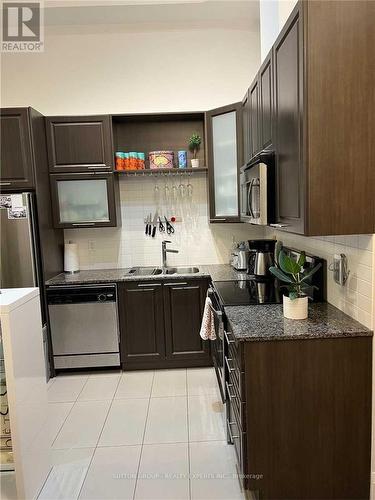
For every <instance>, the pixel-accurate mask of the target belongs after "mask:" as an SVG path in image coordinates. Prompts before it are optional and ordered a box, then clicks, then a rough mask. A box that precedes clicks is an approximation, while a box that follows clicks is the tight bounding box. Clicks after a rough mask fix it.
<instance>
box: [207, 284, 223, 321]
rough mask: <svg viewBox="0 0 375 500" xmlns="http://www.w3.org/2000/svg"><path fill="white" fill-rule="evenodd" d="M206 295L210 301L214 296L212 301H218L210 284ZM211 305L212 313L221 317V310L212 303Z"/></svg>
mask: <svg viewBox="0 0 375 500" xmlns="http://www.w3.org/2000/svg"><path fill="white" fill-rule="evenodd" d="M207 297H209V298H210V299H211V302H213V301H212V297H213V298H214V302H216V303H218V302H219V301H218V299H217V297H216V293H215V290H214V289H213V288H212V287H211V286H210V287H209V288H208V290H207ZM212 306H213V307H212V309H213V311H214V313H215V314H216V315H217V317H218V318H219V319H222V317H223V312H222V311H220V309H216V307H214V304H212Z"/></svg>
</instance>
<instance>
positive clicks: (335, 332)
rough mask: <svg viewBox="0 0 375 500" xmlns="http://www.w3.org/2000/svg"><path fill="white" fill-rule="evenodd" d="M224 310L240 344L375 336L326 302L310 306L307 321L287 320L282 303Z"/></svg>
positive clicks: (232, 307)
mask: <svg viewBox="0 0 375 500" xmlns="http://www.w3.org/2000/svg"><path fill="white" fill-rule="evenodd" d="M224 310H225V314H226V316H227V319H228V321H229V324H230V327H231V330H232V333H233V335H234V337H235V338H236V340H238V341H265V340H299V339H315V338H331V337H332V338H334V337H371V336H372V332H371V331H370V330H369V329H368V328H366V327H365V326H363V325H361V324H360V323H358V321H355V320H354V319H353V318H351V317H350V316H348V315H347V314H345V313H343V312H342V311H340V310H339V309H337V308H336V307H334V306H332V305H331V304H328V303H326V302H324V303H315V304H310V305H309V317H308V319H305V320H291V319H286V318H284V316H283V306H282V305H281V304H269V305H257V306H251V305H250V306H228V307H225V308H224Z"/></svg>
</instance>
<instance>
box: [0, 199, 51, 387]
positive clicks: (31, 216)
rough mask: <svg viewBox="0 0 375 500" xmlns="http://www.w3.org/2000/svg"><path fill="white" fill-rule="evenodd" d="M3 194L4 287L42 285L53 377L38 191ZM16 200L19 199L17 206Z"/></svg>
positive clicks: (0, 270) (0, 260)
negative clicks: (37, 205)
mask: <svg viewBox="0 0 375 500" xmlns="http://www.w3.org/2000/svg"><path fill="white" fill-rule="evenodd" d="M1 197H2V200H1V208H0V234H1V256H0V288H25V287H39V290H40V295H41V296H40V302H41V317H42V325H43V342H44V352H45V357H46V372H47V374H48V375H47V378H49V365H48V344H47V318H46V309H45V306H44V296H43V295H44V284H43V272H42V261H41V253H40V247H39V233H38V219H37V210H36V198H35V193H31V192H27V193H14V194H12V193H7V194H6V195H3V194H2V195H1ZM13 200H17V205H16V207H15V206H14V204H13ZM7 201H9V203H7Z"/></svg>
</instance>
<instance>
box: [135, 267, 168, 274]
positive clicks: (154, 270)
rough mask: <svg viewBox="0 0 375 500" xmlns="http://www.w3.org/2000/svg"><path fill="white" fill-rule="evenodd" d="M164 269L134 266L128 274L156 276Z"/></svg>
mask: <svg viewBox="0 0 375 500" xmlns="http://www.w3.org/2000/svg"><path fill="white" fill-rule="evenodd" d="M162 272H163V271H162V270H161V269H160V268H158V267H133V268H132V269H130V271H128V275H129V274H130V275H132V276H155V275H156V274H161V273H162Z"/></svg>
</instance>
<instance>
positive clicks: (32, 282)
mask: <svg viewBox="0 0 375 500" xmlns="http://www.w3.org/2000/svg"><path fill="white" fill-rule="evenodd" d="M9 196H12V195H9ZM21 196H22V203H23V205H24V206H25V207H26V217H25V218H15V219H9V218H8V210H7V209H4V208H3V209H0V224H1V225H0V231H1V259H0V266H1V268H0V276H1V278H0V283H1V285H0V286H1V288H24V287H33V286H38V278H37V265H36V240H35V238H36V234H35V228H34V217H33V196H32V194H31V193H22V195H21Z"/></svg>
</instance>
